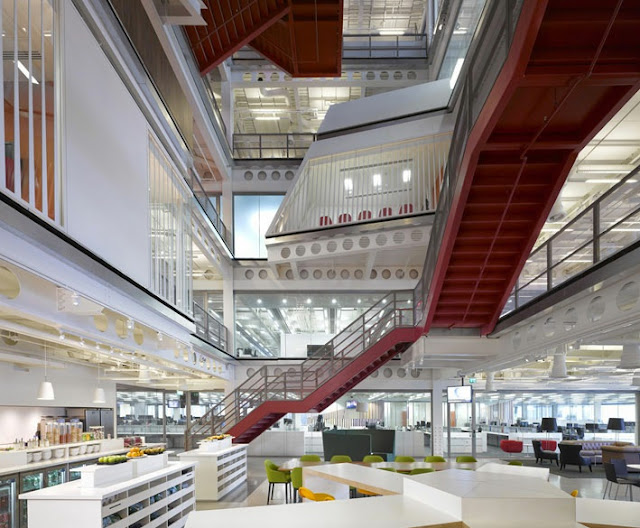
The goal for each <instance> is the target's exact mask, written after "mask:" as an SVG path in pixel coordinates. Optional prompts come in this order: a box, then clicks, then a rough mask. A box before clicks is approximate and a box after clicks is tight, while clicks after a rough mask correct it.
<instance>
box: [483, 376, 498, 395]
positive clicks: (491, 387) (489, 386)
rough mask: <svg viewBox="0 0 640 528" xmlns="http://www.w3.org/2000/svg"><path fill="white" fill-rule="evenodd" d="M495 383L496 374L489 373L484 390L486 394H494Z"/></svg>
mask: <svg viewBox="0 0 640 528" xmlns="http://www.w3.org/2000/svg"><path fill="white" fill-rule="evenodd" d="M493 382H494V373H493V372H487V379H486V380H485V382H484V390H485V392H494V391H495V390H496V389H495V385H494V384H493Z"/></svg>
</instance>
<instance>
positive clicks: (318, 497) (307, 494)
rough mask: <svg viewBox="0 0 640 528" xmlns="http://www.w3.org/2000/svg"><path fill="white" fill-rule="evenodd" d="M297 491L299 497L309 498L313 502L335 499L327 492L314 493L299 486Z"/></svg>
mask: <svg viewBox="0 0 640 528" xmlns="http://www.w3.org/2000/svg"><path fill="white" fill-rule="evenodd" d="M298 493H299V494H300V497H302V498H303V499H309V500H312V501H315V502H324V501H332V500H336V499H335V497H334V496H333V495H329V494H328V493H314V492H313V491H311V490H310V489H308V488H303V487H301V488H299V489H298Z"/></svg>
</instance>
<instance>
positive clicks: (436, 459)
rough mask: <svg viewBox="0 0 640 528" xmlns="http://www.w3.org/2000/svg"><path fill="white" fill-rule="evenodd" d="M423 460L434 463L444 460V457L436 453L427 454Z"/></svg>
mask: <svg viewBox="0 0 640 528" xmlns="http://www.w3.org/2000/svg"><path fill="white" fill-rule="evenodd" d="M424 461H425V462H431V463H432V464H434V463H436V462H446V459H445V458H444V457H441V456H438V455H428V456H426V457H424Z"/></svg>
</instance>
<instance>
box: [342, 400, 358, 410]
mask: <svg viewBox="0 0 640 528" xmlns="http://www.w3.org/2000/svg"><path fill="white" fill-rule="evenodd" d="M357 407H358V402H357V401H356V400H347V403H346V404H345V408H346V409H357Z"/></svg>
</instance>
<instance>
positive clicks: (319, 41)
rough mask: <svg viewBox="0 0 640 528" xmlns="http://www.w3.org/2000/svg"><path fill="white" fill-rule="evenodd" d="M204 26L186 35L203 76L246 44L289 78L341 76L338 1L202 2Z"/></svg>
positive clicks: (248, 0) (340, 23)
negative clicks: (289, 75)
mask: <svg viewBox="0 0 640 528" xmlns="http://www.w3.org/2000/svg"><path fill="white" fill-rule="evenodd" d="M205 3H206V7H207V9H203V10H202V16H203V18H204V19H205V21H206V23H207V25H206V26H186V27H185V31H186V34H187V38H188V39H189V43H190V45H191V49H192V50H193V53H194V56H195V58H196V60H197V62H198V66H199V68H200V72H201V73H202V75H206V74H207V73H208V72H209V71H211V70H212V69H213V68H216V67H217V66H218V65H220V64H221V63H222V62H223V61H224V60H226V59H227V58H229V57H230V56H231V55H232V54H233V53H235V52H236V51H237V50H239V49H240V48H241V47H243V46H246V45H247V44H248V45H251V46H252V47H254V48H255V49H256V50H257V51H259V52H260V53H262V54H263V55H264V56H265V57H266V58H267V59H268V60H270V61H272V62H274V63H275V64H276V66H278V67H280V68H282V69H283V70H285V71H286V72H288V73H289V74H291V75H292V76H294V77H301V76H312V77H330V76H339V75H340V74H341V60H342V0H320V1H310V0H227V1H223V2H218V1H217V0H205Z"/></svg>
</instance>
